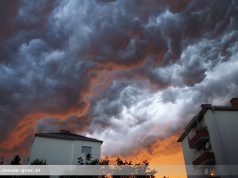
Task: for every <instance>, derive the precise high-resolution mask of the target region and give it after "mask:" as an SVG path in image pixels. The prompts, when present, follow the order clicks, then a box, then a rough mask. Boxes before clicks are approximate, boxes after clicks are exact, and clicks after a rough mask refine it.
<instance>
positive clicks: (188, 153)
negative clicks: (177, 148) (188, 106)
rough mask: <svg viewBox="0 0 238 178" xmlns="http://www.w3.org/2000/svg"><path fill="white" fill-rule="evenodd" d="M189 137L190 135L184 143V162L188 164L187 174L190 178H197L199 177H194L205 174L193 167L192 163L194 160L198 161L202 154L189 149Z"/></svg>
mask: <svg viewBox="0 0 238 178" xmlns="http://www.w3.org/2000/svg"><path fill="white" fill-rule="evenodd" d="M192 132H193V131H192ZM188 137H189V134H188V135H187V136H186V137H185V138H184V139H183V141H182V147H183V154H184V161H185V164H186V172H187V175H188V178H190V177H191V178H196V177H199V176H194V175H203V174H204V172H203V170H201V169H197V168H196V167H194V166H193V163H192V162H193V160H194V159H196V158H197V157H198V155H199V154H200V153H199V152H198V151H197V150H196V149H191V148H190V147H189V144H188Z"/></svg>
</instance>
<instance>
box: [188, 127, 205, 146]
mask: <svg viewBox="0 0 238 178" xmlns="http://www.w3.org/2000/svg"><path fill="white" fill-rule="evenodd" d="M208 140H209V134H208V131H207V130H206V129H202V130H199V131H197V133H196V134H195V135H194V136H193V138H192V139H191V140H189V141H188V144H189V147H190V148H201V147H202V146H203V145H204V144H205V143H206V142H207V141H208Z"/></svg>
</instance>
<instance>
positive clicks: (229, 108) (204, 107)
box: [177, 104, 238, 142]
mask: <svg viewBox="0 0 238 178" xmlns="http://www.w3.org/2000/svg"><path fill="white" fill-rule="evenodd" d="M201 108H202V109H201V110H200V112H199V113H198V114H197V115H196V116H194V117H193V118H192V120H191V121H190V122H189V123H188V124H187V126H186V127H185V129H184V132H183V133H182V135H181V136H180V137H179V139H178V140H177V141H178V142H181V141H183V139H184V138H185V136H186V135H187V134H188V133H189V132H190V131H191V130H192V128H194V126H195V125H196V124H197V122H199V121H200V120H201V119H202V118H203V115H204V114H205V113H206V112H207V110H209V109H210V110H226V111H238V107H237V106H236V107H234V106H212V105H211V104H202V105H201Z"/></svg>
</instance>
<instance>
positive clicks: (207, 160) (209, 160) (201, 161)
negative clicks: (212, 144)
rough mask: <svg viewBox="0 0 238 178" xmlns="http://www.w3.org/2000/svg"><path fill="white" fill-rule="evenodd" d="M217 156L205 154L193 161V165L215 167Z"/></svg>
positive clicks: (210, 153) (211, 153)
mask: <svg viewBox="0 0 238 178" xmlns="http://www.w3.org/2000/svg"><path fill="white" fill-rule="evenodd" d="M214 164H215V155H214V153H213V152H203V153H202V154H201V155H200V156H199V157H198V158H196V159H195V160H194V161H193V165H214Z"/></svg>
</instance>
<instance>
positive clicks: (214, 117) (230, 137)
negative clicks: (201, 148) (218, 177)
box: [205, 110, 238, 174]
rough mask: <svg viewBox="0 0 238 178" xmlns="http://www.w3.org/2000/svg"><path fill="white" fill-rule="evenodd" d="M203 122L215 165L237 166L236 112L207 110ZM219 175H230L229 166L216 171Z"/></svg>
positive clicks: (237, 122) (237, 119)
mask: <svg viewBox="0 0 238 178" xmlns="http://www.w3.org/2000/svg"><path fill="white" fill-rule="evenodd" d="M206 116H207V117H205V122H206V123H207V126H208V131H209V135H210V142H211V146H212V150H213V152H214V154H215V158H216V164H217V165H237V164H238V152H237V150H238V132H237V128H238V111H221V110H215V111H212V110H208V111H207V115H206ZM216 171H217V173H218V174H219V173H220V172H222V173H227V174H231V173H232V169H231V168H230V167H229V166H226V167H224V168H223V169H221V170H219V169H217V170H216Z"/></svg>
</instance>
